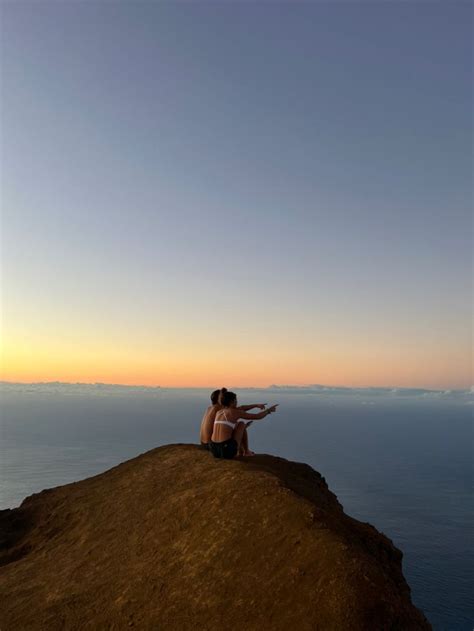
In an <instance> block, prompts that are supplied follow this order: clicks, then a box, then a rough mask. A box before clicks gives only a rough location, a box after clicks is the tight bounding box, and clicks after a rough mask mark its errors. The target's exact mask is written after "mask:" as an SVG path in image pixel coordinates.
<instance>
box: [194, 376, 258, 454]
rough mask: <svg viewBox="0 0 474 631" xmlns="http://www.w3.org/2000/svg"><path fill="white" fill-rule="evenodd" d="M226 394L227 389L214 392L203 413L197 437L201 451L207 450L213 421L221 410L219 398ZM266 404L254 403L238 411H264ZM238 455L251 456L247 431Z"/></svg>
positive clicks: (241, 406)
mask: <svg viewBox="0 0 474 631" xmlns="http://www.w3.org/2000/svg"><path fill="white" fill-rule="evenodd" d="M224 392H227V388H221V389H220V390H214V392H212V393H211V405H210V406H209V407H208V408H207V409H206V411H205V412H204V416H203V417H202V421H201V430H200V435H199V440H200V443H201V447H202V448H203V449H209V447H210V442H211V436H212V432H213V430H214V421H215V419H216V414H217V412H219V410H221V409H222V406H221V405H220V403H219V396H220V395H221V393H224ZM266 405H267V404H266V403H254V404H252V405H240V406H239V409H240V410H242V411H244V412H248V411H249V410H253V409H254V408H259V409H260V410H264V409H265V406H266ZM240 455H241V456H252V455H253V452H252V451H250V449H249V443H248V434H247V430H245V432H244V435H243V437H242V442H241V444H240Z"/></svg>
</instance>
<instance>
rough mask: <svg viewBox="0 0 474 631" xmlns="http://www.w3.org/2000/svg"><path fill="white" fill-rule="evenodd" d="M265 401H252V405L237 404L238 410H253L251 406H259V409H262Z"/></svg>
mask: <svg viewBox="0 0 474 631" xmlns="http://www.w3.org/2000/svg"><path fill="white" fill-rule="evenodd" d="M266 405H268V404H267V403H254V404H253V405H239V410H243V411H244V412H248V411H249V410H253V408H260V410H264V409H265V406H266Z"/></svg>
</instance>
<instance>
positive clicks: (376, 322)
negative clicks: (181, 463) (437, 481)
mask: <svg viewBox="0 0 474 631" xmlns="http://www.w3.org/2000/svg"><path fill="white" fill-rule="evenodd" d="M1 18H2V26H1V29H2V33H1V35H2V48H1V72H2V94H1V107H2V111H1V123H2V125H1V131H2V162H1V167H2V168H1V175H2V217H1V219H2V259H1V263H2V312H1V315H2V338H3V350H2V372H1V377H2V378H3V379H7V380H11V381H49V380H60V381H86V382H95V381H104V382H114V383H128V384H150V385H160V384H161V385H180V386H186V385H189V386H191V385H196V386H199V385H206V386H207V385H213V386H220V385H223V384H226V385H227V384H232V385H236V386H237V385H240V386H245V385H267V384H270V383H280V384H281V383H291V384H304V383H326V384H334V385H336V384H339V385H347V386H363V385H389V386H391V385H393V386H421V387H434V388H438V387H439V388H453V387H468V386H470V385H471V383H472V376H471V296H472V286H471V241H472V224H471V204H472V179H471V178H472V156H471V150H472V88H471V80H472V78H471V73H472V47H471V39H472V7H471V4H470V3H467V2H466V3H464V2H448V1H446V2H410V3H409V2H381V3H375V2H367V3H365V2H364V3H361V2H347V3H345V2H332V3H329V2H328V3H316V2H315V3H301V4H299V3H289V2H288V3H270V2H262V3H247V2H243V3H228V2H222V3H219V2H214V3H200V2H196V3H165V2H162V3H158V2H156V3H152V2H65V3H59V2H52V3H49V2H46V1H44V0H42V1H41V2H25V1H23V2H18V3H14V2H3V3H2V5H1Z"/></svg>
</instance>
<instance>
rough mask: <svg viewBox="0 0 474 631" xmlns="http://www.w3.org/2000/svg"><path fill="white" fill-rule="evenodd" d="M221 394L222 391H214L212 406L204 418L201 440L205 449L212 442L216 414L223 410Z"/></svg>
mask: <svg viewBox="0 0 474 631" xmlns="http://www.w3.org/2000/svg"><path fill="white" fill-rule="evenodd" d="M224 389H225V388H224ZM220 393H221V390H214V392H213V393H212V394H211V405H210V406H209V407H208V408H207V410H206V411H205V412H204V416H203V417H202V421H201V432H200V436H199V439H200V442H201V445H203V446H205V447H207V446H208V445H209V443H210V442H211V436H212V432H213V430H214V421H215V419H216V414H217V412H218V411H219V410H220V409H221V406H220V405H219V395H220Z"/></svg>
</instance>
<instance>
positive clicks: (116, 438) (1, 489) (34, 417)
mask: <svg viewBox="0 0 474 631" xmlns="http://www.w3.org/2000/svg"><path fill="white" fill-rule="evenodd" d="M238 394H239V400H240V402H241V403H254V402H255V403H260V402H264V403H265V402H268V403H280V404H281V405H280V408H279V411H278V413H277V414H275V415H272V416H271V417H269V418H268V419H266V420H265V421H262V422H261V423H258V424H257V423H254V425H253V426H252V428H251V429H250V436H251V446H252V447H253V448H254V449H255V450H256V451H259V452H266V453H272V454H275V455H279V456H283V457H285V458H289V459H291V460H298V461H302V462H307V463H308V464H310V465H311V466H313V467H314V468H315V469H317V470H318V471H319V472H321V473H322V475H324V476H325V477H326V480H327V482H328V484H329V486H330V488H331V489H332V491H334V492H335V493H336V495H337V496H338V498H339V500H340V501H341V503H342V504H343V506H344V509H345V510H346V512H347V513H349V514H350V515H352V516H354V517H356V518H358V519H360V520H362V521H369V522H371V523H372V524H373V525H374V526H376V527H377V528H378V529H379V530H381V531H382V532H384V533H385V534H386V535H387V536H388V537H390V538H391V539H392V540H393V541H394V543H395V545H397V546H398V547H399V548H401V550H402V551H403V552H404V560H403V570H404V574H405V576H406V578H407V580H408V582H409V584H410V586H411V588H412V596H413V600H414V602H415V604H416V605H417V606H418V607H420V608H421V609H422V610H423V611H424V612H425V614H426V615H427V617H428V619H429V620H430V622H431V623H432V624H433V626H434V628H435V629H439V630H441V629H449V630H455V629H463V630H466V631H471V629H472V628H473V627H474V597H473V593H474V590H473V586H474V582H473V567H474V563H473V561H474V558H473V557H474V554H473V545H472V543H473V506H472V410H473V409H474V408H473V406H472V395H471V394H470V393H469V392H461V393H459V392H458V393H450V392H446V393H427V392H423V391H393V392H388V391H378V390H371V389H367V390H360V391H350V390H347V391H344V390H343V391H338V390H337V389H327V390H324V389H320V388H316V389H313V390H311V389H310V390H296V389H292V388H282V389H276V388H271V389H267V390H239V391H238ZM208 395H209V393H208V391H207V390H206V391H204V390H191V389H190V390H167V389H141V388H121V387H105V386H95V387H94V386H79V385H77V386H64V385H60V384H56V385H54V384H53V385H31V386H25V385H21V386H20V385H11V384H1V386H0V396H1V410H2V412H1V417H0V419H1V420H0V439H1V442H0V473H1V482H0V508H10V507H14V506H17V505H18V504H19V503H20V502H21V501H22V500H23V499H24V497H26V496H27V495H29V494H31V493H34V492H36V491H39V490H41V489H44V488H48V487H53V486H57V485H59V484H65V483H68V482H72V481H75V480H80V479H81V478H84V477H87V476H90V475H93V474H96V473H99V472H101V471H104V470H106V469H108V468H109V467H111V466H113V465H115V464H118V463H119V462H122V461H123V460H126V459H128V458H131V457H133V456H136V455H137V454H139V453H141V452H143V451H147V450H148V449H151V448H153V447H155V446H158V445H162V444H166V443H176V442H197V434H198V429H199V423H200V419H201V415H202V412H203V409H204V408H205V406H206V405H207V401H208Z"/></svg>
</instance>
